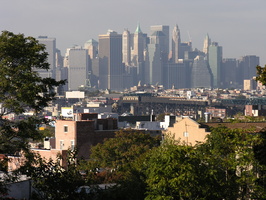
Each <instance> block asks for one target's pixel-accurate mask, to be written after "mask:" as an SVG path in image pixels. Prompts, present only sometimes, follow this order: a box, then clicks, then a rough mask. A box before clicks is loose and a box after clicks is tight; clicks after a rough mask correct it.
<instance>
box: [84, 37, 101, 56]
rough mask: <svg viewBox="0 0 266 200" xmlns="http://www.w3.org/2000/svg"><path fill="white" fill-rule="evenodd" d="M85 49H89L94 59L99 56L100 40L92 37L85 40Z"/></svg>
mask: <svg viewBox="0 0 266 200" xmlns="http://www.w3.org/2000/svg"><path fill="white" fill-rule="evenodd" d="M84 49H88V55H89V56H90V59H94V58H96V57H97V56H98V42H97V41H96V40H94V39H90V40H88V41H87V42H85V44H84Z"/></svg>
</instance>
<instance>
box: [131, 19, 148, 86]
mask: <svg viewBox="0 0 266 200" xmlns="http://www.w3.org/2000/svg"><path fill="white" fill-rule="evenodd" d="M133 43H134V44H133V50H132V52H131V62H132V65H133V66H135V67H136V68H137V81H141V82H142V83H143V82H144V81H145V69H144V66H145V65H144V48H145V45H146V44H145V43H146V41H145V37H144V35H143V33H142V31H141V29H140V25H139V24H138V26H137V28H136V31H135V33H134V37H133Z"/></svg>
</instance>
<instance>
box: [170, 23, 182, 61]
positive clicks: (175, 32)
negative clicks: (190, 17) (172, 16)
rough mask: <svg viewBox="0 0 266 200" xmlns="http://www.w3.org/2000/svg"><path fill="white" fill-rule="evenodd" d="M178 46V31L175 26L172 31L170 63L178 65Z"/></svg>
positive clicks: (179, 39)
mask: <svg viewBox="0 0 266 200" xmlns="http://www.w3.org/2000/svg"><path fill="white" fill-rule="evenodd" d="M180 44H181V37H180V30H179V28H178V26H177V25H175V27H174V29H173V35H172V62H173V63H178V59H179V58H180V57H181V56H180Z"/></svg>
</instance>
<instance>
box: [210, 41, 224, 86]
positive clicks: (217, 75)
mask: <svg viewBox="0 0 266 200" xmlns="http://www.w3.org/2000/svg"><path fill="white" fill-rule="evenodd" d="M208 54H209V57H208V63H209V66H210V69H211V73H212V86H213V87H214V88H219V87H220V81H221V64H222V57H223V53H222V47H221V46H218V43H217V42H212V43H211V45H210V46H209V52H208Z"/></svg>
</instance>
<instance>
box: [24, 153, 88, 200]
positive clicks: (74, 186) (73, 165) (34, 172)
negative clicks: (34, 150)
mask: <svg viewBox="0 0 266 200" xmlns="http://www.w3.org/2000/svg"><path fill="white" fill-rule="evenodd" d="M34 158H35V159H34V160H33V159H31V161H32V163H30V164H29V163H28V165H25V166H23V167H22V168H21V171H23V172H24V173H25V174H27V175H28V176H30V177H31V178H32V180H33V182H32V185H33V188H34V191H35V192H34V193H33V199H36V200H38V199H40V200H41V199H51V200H57V199H59V200H60V199H73V200H75V199H83V198H85V197H88V195H87V194H85V193H84V194H83V193H78V188H79V187H80V186H84V185H85V183H86V181H85V179H84V178H83V177H82V175H81V173H80V171H79V167H78V165H79V163H78V162H77V160H76V151H71V150H69V151H68V153H67V158H65V159H66V160H64V159H63V158H62V156H61V155H58V157H57V160H56V161H54V160H52V159H49V160H46V159H44V158H42V157H40V156H39V155H38V154H35V155H34ZM63 162H66V165H64V164H63Z"/></svg>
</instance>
